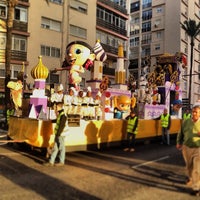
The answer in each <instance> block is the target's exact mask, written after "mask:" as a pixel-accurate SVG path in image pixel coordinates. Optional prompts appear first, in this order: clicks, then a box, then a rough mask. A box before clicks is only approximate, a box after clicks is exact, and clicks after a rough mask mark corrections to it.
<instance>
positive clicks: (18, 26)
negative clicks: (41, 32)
mask: <svg viewBox="0 0 200 200" xmlns="http://www.w3.org/2000/svg"><path fill="white" fill-rule="evenodd" d="M13 29H14V30H17V31H22V32H27V31H28V23H26V22H21V21H17V20H14V21H13Z"/></svg>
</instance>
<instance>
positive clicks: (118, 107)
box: [114, 95, 131, 119]
mask: <svg viewBox="0 0 200 200" xmlns="http://www.w3.org/2000/svg"><path fill="white" fill-rule="evenodd" d="M130 106H131V98H130V97H128V96H126V95H120V96H114V118H116V119H122V118H123V113H124V112H127V111H130Z"/></svg>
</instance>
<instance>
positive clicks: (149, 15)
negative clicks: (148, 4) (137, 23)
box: [142, 10, 152, 20]
mask: <svg viewBox="0 0 200 200" xmlns="http://www.w3.org/2000/svg"><path fill="white" fill-rule="evenodd" d="M151 18H152V10H146V11H143V12H142V20H149V19H151Z"/></svg>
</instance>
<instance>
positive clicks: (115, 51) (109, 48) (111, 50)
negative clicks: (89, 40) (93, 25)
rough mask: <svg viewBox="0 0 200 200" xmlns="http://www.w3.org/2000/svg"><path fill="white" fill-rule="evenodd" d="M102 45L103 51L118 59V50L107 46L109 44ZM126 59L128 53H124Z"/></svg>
mask: <svg viewBox="0 0 200 200" xmlns="http://www.w3.org/2000/svg"><path fill="white" fill-rule="evenodd" d="M101 45H102V47H103V49H104V50H105V52H108V53H111V54H114V55H116V57H117V55H118V48H116V47H113V46H110V45H107V44H103V43H101ZM124 57H126V51H124Z"/></svg>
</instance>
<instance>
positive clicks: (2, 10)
mask: <svg viewBox="0 0 200 200" xmlns="http://www.w3.org/2000/svg"><path fill="white" fill-rule="evenodd" d="M6 11H7V10H6V6H5V5H0V18H6Z"/></svg>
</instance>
